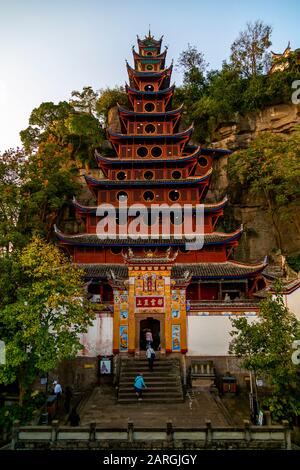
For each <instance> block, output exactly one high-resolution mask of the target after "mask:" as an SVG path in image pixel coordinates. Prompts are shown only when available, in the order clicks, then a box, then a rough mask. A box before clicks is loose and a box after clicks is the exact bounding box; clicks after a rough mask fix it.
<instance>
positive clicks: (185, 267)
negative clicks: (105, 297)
mask: <svg viewBox="0 0 300 470" xmlns="http://www.w3.org/2000/svg"><path fill="white" fill-rule="evenodd" d="M79 266H80V267H81V268H83V269H84V271H85V272H86V276H87V277H89V278H93V277H94V278H105V277H107V276H108V275H110V271H111V270H112V271H113V272H114V274H115V275H116V277H119V278H126V277H127V276H128V268H127V266H126V265H123V264H80V265H79ZM263 268H264V265H263V264H256V265H248V264H242V263H237V262H233V261H227V262H224V263H197V264H196V263H195V264H175V265H174V266H173V268H172V276H173V277H174V278H182V277H183V276H184V273H185V272H186V271H190V273H191V274H192V276H193V277H195V278H202V279H222V278H226V277H234V278H246V277H248V276H251V275H253V274H255V273H257V272H259V271H262V270H263Z"/></svg>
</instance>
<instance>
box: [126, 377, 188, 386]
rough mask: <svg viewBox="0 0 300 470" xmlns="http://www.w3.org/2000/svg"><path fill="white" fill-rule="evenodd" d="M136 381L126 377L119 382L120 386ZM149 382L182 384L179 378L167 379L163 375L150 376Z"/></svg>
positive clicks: (171, 384)
mask: <svg viewBox="0 0 300 470" xmlns="http://www.w3.org/2000/svg"><path fill="white" fill-rule="evenodd" d="M133 382H134V380H126V379H122V380H120V382H119V386H120V385H122V386H127V385H128V386H130V385H132V384H133ZM147 383H149V384H151V385H160V386H165V385H166V386H176V385H180V384H181V382H180V381H179V380H178V379H172V380H165V379H164V378H163V377H161V378H159V377H151V378H150V377H149V378H148V379H147Z"/></svg>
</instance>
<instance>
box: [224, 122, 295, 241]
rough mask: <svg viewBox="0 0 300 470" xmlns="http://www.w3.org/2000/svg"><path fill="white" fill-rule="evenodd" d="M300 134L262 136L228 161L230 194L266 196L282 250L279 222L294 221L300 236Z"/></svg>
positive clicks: (265, 134) (269, 133)
mask: <svg viewBox="0 0 300 470" xmlns="http://www.w3.org/2000/svg"><path fill="white" fill-rule="evenodd" d="M299 148H300V131H299V129H297V130H295V132H293V133H292V134H291V135H289V136H283V135H276V134H273V133H271V132H266V133H263V134H262V135H261V136H260V137H258V138H257V139H256V140H254V141H253V142H252V143H251V144H250V145H249V147H248V148H247V149H245V150H240V151H238V152H235V153H234V154H232V155H231V157H230V158H229V161H228V175H229V180H230V191H232V192H236V191H237V192H238V193H240V194H241V193H242V192H245V190H246V191H250V194H252V196H255V195H260V196H263V197H264V199H265V201H266V207H267V210H268V212H269V214H270V217H271V219H272V222H273V228H274V234H275V237H276V240H277V245H278V248H280V249H283V247H282V235H281V232H280V228H279V225H278V222H279V221H285V220H288V219H291V218H292V220H293V221H294V223H295V226H296V227H297V230H298V232H299V234H300V225H299V221H298V220H297V217H296V216H295V214H297V213H298V212H299V201H300V165H299V157H300V150H299Z"/></svg>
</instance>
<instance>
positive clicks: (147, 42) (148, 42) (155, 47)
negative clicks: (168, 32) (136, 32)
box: [137, 31, 163, 56]
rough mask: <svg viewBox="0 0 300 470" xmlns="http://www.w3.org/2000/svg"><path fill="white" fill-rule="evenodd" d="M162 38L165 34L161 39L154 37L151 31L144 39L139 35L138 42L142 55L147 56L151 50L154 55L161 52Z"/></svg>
mask: <svg viewBox="0 0 300 470" xmlns="http://www.w3.org/2000/svg"><path fill="white" fill-rule="evenodd" d="M162 40H163V36H162V37H161V38H160V39H159V40H156V39H154V37H153V36H151V33H150V31H149V34H148V36H145V38H144V39H140V38H139V37H138V36H137V43H138V47H139V53H140V55H142V56H145V55H147V54H149V52H151V54H152V55H153V54H160V50H161V43H162Z"/></svg>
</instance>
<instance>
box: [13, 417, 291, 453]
mask: <svg viewBox="0 0 300 470" xmlns="http://www.w3.org/2000/svg"><path fill="white" fill-rule="evenodd" d="M11 448H12V449H114V448H120V449H152V448H154V449H183V448H184V449H287V450H289V449H291V431H290V429H289V427H288V423H287V422H286V421H285V422H283V424H282V425H276V426H270V425H269V426H252V425H250V422H249V421H246V420H245V421H244V426H235V427H230V426H228V427H214V426H212V424H211V421H206V426H199V427H197V428H184V427H176V426H174V425H173V423H172V421H171V420H169V421H168V422H167V423H166V426H165V427H149V428H148V427H140V426H139V427H138V426H134V423H133V422H132V421H128V424H127V427H124V428H122V427H120V428H103V427H101V426H99V425H98V424H96V423H91V424H90V425H89V426H79V427H70V426H60V425H59V424H58V421H53V422H52V425H51V426H20V424H19V422H15V423H14V426H13V438H12V442H11Z"/></svg>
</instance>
